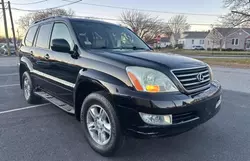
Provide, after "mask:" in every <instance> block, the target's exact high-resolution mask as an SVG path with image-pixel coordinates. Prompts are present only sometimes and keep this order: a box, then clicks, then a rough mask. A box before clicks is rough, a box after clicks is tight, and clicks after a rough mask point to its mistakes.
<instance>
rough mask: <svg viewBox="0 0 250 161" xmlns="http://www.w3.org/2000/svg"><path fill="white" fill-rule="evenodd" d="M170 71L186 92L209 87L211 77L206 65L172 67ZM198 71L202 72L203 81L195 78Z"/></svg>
mask: <svg viewBox="0 0 250 161" xmlns="http://www.w3.org/2000/svg"><path fill="white" fill-rule="evenodd" d="M171 73H172V74H173V76H174V77H175V79H176V80H177V81H178V83H179V85H180V86H181V87H182V88H183V89H184V90H185V91H186V92H187V93H195V92H200V91H202V90H206V89H207V88H209V87H210V81H211V78H210V74H209V69H208V67H207V66H200V67H195V68H182V69H173V70H171ZM200 73H201V74H203V77H204V80H203V81H198V79H197V75H198V74H200Z"/></svg>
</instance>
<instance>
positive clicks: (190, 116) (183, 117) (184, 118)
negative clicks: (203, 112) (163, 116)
mask: <svg viewBox="0 0 250 161" xmlns="http://www.w3.org/2000/svg"><path fill="white" fill-rule="evenodd" d="M198 118H199V117H198V116H197V115H196V114H195V112H187V113H180V114H173V115H172V120H173V124H178V123H183V122H188V121H191V120H195V119H198Z"/></svg>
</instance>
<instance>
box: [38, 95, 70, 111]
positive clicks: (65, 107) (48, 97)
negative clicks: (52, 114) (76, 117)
mask: <svg viewBox="0 0 250 161" xmlns="http://www.w3.org/2000/svg"><path fill="white" fill-rule="evenodd" d="M35 94H36V95H38V96H40V97H42V98H44V99H46V100H47V101H49V102H51V103H52V104H54V105H56V106H57V107H59V108H60V109H62V110H64V111H66V112H68V113H70V114H75V109H74V107H72V106H70V105H68V104H67V103H65V102H63V101H60V100H59V99H57V98H55V97H53V96H51V95H50V94H48V93H46V92H42V91H39V92H35Z"/></svg>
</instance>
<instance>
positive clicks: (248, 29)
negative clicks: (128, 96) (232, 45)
mask: <svg viewBox="0 0 250 161" xmlns="http://www.w3.org/2000/svg"><path fill="white" fill-rule="evenodd" d="M242 29H243V30H244V31H246V32H247V33H248V34H250V28H242Z"/></svg>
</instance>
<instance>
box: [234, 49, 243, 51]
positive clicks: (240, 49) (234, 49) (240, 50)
mask: <svg viewBox="0 0 250 161" xmlns="http://www.w3.org/2000/svg"><path fill="white" fill-rule="evenodd" d="M233 51H244V50H243V49H233Z"/></svg>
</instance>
